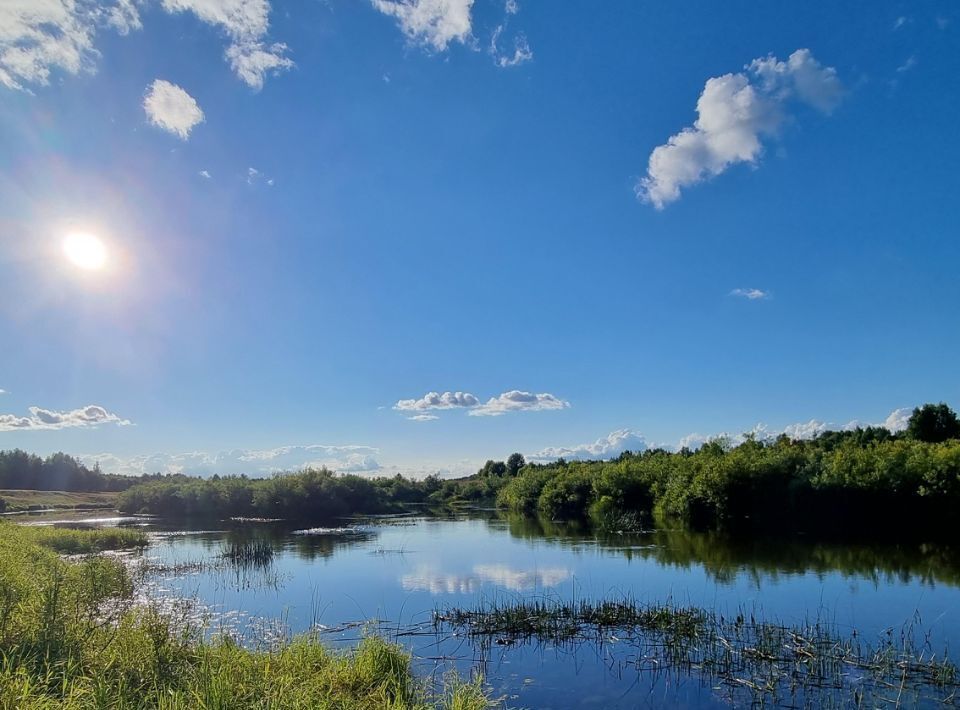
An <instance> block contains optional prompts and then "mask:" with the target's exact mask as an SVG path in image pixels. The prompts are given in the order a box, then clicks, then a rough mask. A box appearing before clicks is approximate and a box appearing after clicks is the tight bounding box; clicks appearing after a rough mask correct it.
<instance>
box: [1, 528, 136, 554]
mask: <svg viewBox="0 0 960 710" xmlns="http://www.w3.org/2000/svg"><path fill="white" fill-rule="evenodd" d="M2 530H3V532H4V535H5V536H6V535H7V534H10V535H13V534H14V533H13V532H12V531H14V530H15V531H16V533H15V537H17V538H18V539H19V540H22V541H24V542H26V543H33V544H36V545H40V546H42V547H45V548H48V549H50V550H53V551H54V552H57V553H59V554H61V555H86V554H92V553H96V552H104V551H106V550H122V549H133V548H142V547H146V545H147V543H148V541H149V540H148V538H147V535H146V534H145V533H144V532H142V531H140V530H129V529H127V528H96V529H77V528H70V527H54V526H48V525H35V526H22V527H20V526H18V527H16V528H14V527H13V526H12V525H4V526H3V528H2Z"/></svg>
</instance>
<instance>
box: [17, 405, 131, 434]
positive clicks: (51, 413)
mask: <svg viewBox="0 0 960 710" xmlns="http://www.w3.org/2000/svg"><path fill="white" fill-rule="evenodd" d="M28 411H29V412H30V413H29V414H28V415H26V416H21V415H17V414H0V431H49V430H55V429H71V428H75V427H95V426H99V425H100V424H118V425H120V426H126V425H128V424H130V422H129V421H128V420H127V419H121V418H120V417H118V416H117V415H116V414H113V413H112V412H108V411H107V410H106V409H104V408H103V407H101V406H100V405H97V404H88V405H87V406H86V407H80V408H79V409H71V410H69V411H66V412H59V411H55V410H52V409H44V408H42V407H30V408H29V409H28Z"/></svg>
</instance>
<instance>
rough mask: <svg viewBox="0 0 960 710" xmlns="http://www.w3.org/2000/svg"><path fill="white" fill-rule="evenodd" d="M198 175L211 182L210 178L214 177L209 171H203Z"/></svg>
mask: <svg viewBox="0 0 960 710" xmlns="http://www.w3.org/2000/svg"><path fill="white" fill-rule="evenodd" d="M198 175H200V177H202V178H204V179H205V180H209V179H210V178H212V177H213V176H212V175H211V174H210V173H209V172H208V171H206V170H201V171H200V172H199V173H198Z"/></svg>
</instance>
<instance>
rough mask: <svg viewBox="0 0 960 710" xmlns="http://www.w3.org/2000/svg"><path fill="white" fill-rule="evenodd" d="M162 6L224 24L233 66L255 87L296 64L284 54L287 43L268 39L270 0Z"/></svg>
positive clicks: (172, 1) (169, 0)
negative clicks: (272, 41) (268, 77)
mask: <svg viewBox="0 0 960 710" xmlns="http://www.w3.org/2000/svg"><path fill="white" fill-rule="evenodd" d="M162 6H163V9H164V10H166V11H167V12H170V13H180V12H192V13H193V14H194V15H196V16H197V18H199V19H200V20H201V21H203V22H206V23H207V24H210V25H215V26H217V27H220V28H221V29H222V30H223V31H224V32H225V33H226V34H227V36H228V37H229V38H230V40H231V43H230V45H229V46H228V47H227V50H226V52H225V56H226V58H227V60H228V61H229V62H230V66H231V68H232V69H233V70H234V72H236V74H237V76H238V77H240V79H241V80H242V81H244V82H245V83H246V84H247V85H249V86H251V87H252V88H254V89H260V88H262V87H263V81H264V78H265V77H266V76H267V74H270V73H272V74H276V73H278V72H280V71H282V70H284V69H289V68H291V67H292V66H293V62H292V61H291V60H290V59H289V58H288V57H286V56H284V55H285V53H286V51H287V46H286V45H285V44H282V43H273V44H268V43H267V41H266V36H267V32H268V31H269V29H270V3H269V2H268V0H162Z"/></svg>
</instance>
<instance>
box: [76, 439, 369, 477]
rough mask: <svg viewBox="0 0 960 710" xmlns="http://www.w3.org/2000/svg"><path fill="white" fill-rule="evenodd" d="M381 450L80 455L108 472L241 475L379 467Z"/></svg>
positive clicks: (325, 448)
mask: <svg viewBox="0 0 960 710" xmlns="http://www.w3.org/2000/svg"><path fill="white" fill-rule="evenodd" d="M379 453H380V450H379V449H377V448H375V447H372V446H329V445H324V444H311V445H307V446H280V447H277V448H274V449H233V450H231V451H220V452H217V453H209V452H204V451H193V452H186V453H180V454H167V453H156V454H150V455H143V456H119V455H116V454H110V453H102V454H95V455H89V456H81V457H80V459H81V460H82V461H83V462H84V463H85V464H87V465H90V466H92V465H93V464H94V463H99V464H100V467H101V468H102V469H103V470H104V471H106V472H108V473H120V474H128V475H134V476H139V475H141V474H144V473H164V474H167V473H183V474H186V475H190V476H205V477H206V476H212V475H214V474H217V475H221V476H224V475H240V474H246V475H248V476H254V477H256V476H269V475H271V474H274V473H278V472H282V471H295V470H299V469H303V468H308V467H315V468H319V467H321V466H326V467H327V468H329V469H331V470H334V471H339V472H341V473H370V472H374V471H379V470H380V468H381V466H380V463H379V462H378V460H377V458H376V457H377V456H378V455H379Z"/></svg>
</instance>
